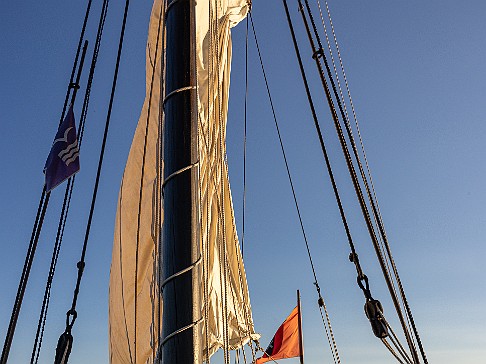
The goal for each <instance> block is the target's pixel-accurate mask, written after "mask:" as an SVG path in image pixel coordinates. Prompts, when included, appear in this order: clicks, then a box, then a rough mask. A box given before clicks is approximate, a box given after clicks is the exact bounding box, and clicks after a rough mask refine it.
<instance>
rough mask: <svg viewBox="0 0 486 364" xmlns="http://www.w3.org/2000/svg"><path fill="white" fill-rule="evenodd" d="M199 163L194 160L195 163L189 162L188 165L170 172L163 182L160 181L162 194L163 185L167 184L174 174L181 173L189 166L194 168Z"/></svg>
mask: <svg viewBox="0 0 486 364" xmlns="http://www.w3.org/2000/svg"><path fill="white" fill-rule="evenodd" d="M198 165H199V161H197V162H195V163H192V164H189V165H188V166H185V167H184V168H181V169H179V170H177V171H175V172H174V173H171V174H170V175H169V176H168V177H167V178H166V179H165V180H164V182H162V194H163V193H164V192H163V191H164V187H165V185H166V184H167V182H169V181H170V180H171V179H172V178H174V177H175V176H177V175H178V174H181V173H182V172H185V171H187V170H189V169H191V168H194V167H196V166H198Z"/></svg>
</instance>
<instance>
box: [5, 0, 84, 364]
mask: <svg viewBox="0 0 486 364" xmlns="http://www.w3.org/2000/svg"><path fill="white" fill-rule="evenodd" d="M91 3H92V0H89V1H88V4H87V7H86V13H85V16H84V21H83V25H82V28H81V34H80V36H79V41H78V46H77V49H76V55H75V57H74V62H73V68H72V70H71V76H70V78H69V84H68V88H67V90H66V97H65V99H64V104H63V108H62V112H61V117H60V120H59V125H61V123H62V121H63V120H64V115H65V112H66V107H67V105H68V101H69V95H70V94H71V89H74V93H76V89H77V87H78V85H77V84H75V83H73V81H74V76H75V73H76V68H77V65H78V59H79V54H80V52H81V45H82V43H83V39H84V33H85V31H86V24H87V22H88V17H89V13H90V9H91ZM73 97H74V96H73ZM49 198H50V192H46V189H45V186H44V188H43V189H42V193H41V197H40V200H39V206H38V208H37V214H36V217H35V222H34V226H33V228H32V235H31V238H30V242H29V247H28V249H27V254H26V257H25V262H24V267H23V270H22V275H21V277H20V281H19V287H18V289H17V295H16V297H15V302H14V305H13V308H12V314H11V317H10V322H9V325H8V329H7V334H6V336H5V342H4V345H3V350H2V356H1V358H0V363H1V364H6V363H7V360H8V356H9V353H10V347H11V345H12V340H13V336H14V334H15V327H16V325H17V320H18V316H19V313H20V308H21V306H22V301H23V297H24V293H25V289H26V286H27V281H28V279H29V274H30V269H31V267H32V263H33V260H34V255H35V251H36V248H37V243H38V241H39V236H40V232H41V230H42V225H43V223H44V217H45V213H46V210H47V206H48V205H49Z"/></svg>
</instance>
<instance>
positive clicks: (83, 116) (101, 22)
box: [31, 0, 108, 363]
mask: <svg viewBox="0 0 486 364" xmlns="http://www.w3.org/2000/svg"><path fill="white" fill-rule="evenodd" d="M90 4H91V1H90V2H89V3H88V8H87V10H86V16H85V20H84V24H83V30H82V32H81V35H82V36H83V34H84V31H85V27H86V22H87V17H88V14H89V9H90ZM107 12H108V0H105V1H103V4H102V8H101V12H100V19H99V22H98V29H97V34H96V40H95V44H94V48H93V55H92V59H91V66H90V70H89V75H88V81H87V85H86V92H85V95H84V100H83V106H82V110H81V117H80V120H79V129H80V131H79V138H78V140H79V147H78V148H79V150H81V145H82V142H83V135H84V129H85V125H86V116H87V113H88V107H89V99H90V94H91V88H92V84H93V78H94V72H95V68H96V63H97V60H98V54H99V48H100V45H101V37H102V34H103V28H104V24H105V20H106V15H107ZM82 36H81V37H80V39H82ZM78 83H79V82H78ZM75 180H76V175H74V176H73V177H72V178H70V179H69V180H68V186H66V193H68V192H67V191H68V190H69V195H68V197H67V201H66V195H65V196H64V202H63V209H64V206H66V212H65V216H64V217H63V213H61V220H64V221H63V223H62V231H61V234H60V235H59V227H58V235H57V236H56V242H55V244H54V251H53V260H51V270H50V272H51V271H52V274H50V276H49V277H48V282H49V281H51V282H52V279H53V276H54V273H55V269H56V265H57V259H58V256H59V251H60V248H61V244H62V239H63V236H64V227H65V225H66V221H67V216H68V212H69V206H70V202H71V196H72V193H73V189H74V183H75ZM50 284H51V283H48V285H49V289H48V288H47V285H46V291H45V294H44V297H46V299H45V304H44V302H43V308H42V310H41V317H42V316H43V318H42V328H41V332H40V334H39V327H38V328H37V333H36V341H37V340H38V339H37V337H38V336H39V347H38V349H37V354H36V358H35V363H37V362H38V358H39V354H40V349H41V343H42V339H43V333H44V327H45V322H46V318H47V310H48V306H49V300H50ZM44 306H45V308H44ZM39 321H40V318H39ZM34 351H35V344H34V349H33V352H34ZM31 361H32V359H31Z"/></svg>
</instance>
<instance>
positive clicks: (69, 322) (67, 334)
mask: <svg viewBox="0 0 486 364" xmlns="http://www.w3.org/2000/svg"><path fill="white" fill-rule="evenodd" d="M129 4H130V0H126V1H125V10H124V13H123V22H122V27H121V31H120V39H119V43H118V51H117V58H116V65H115V73H114V75H113V84H112V87H111V94H110V101H109V105H108V113H107V116H106V122H105V130H104V133H103V141H102V145H101V151H100V156H99V161H98V169H97V172H96V180H95V186H94V190H93V195H92V199H91V207H90V211H89V217H88V222H87V225H86V233H85V237H84V242H83V249H82V253H81V259H80V261H79V262H78V263H77V268H78V276H77V279H76V287H75V289H74V295H73V301H72V305H71V308H70V309H69V311H68V312H67V313H66V329H65V331H64V333H63V334H62V335H61V337H60V338H59V342H58V347H57V348H56V362H57V360H58V359H59V358H64V359H65V361H64V362H63V363H66V362H67V358H68V357H69V353H70V351H71V346H72V336H71V329H72V327H73V325H74V322H75V320H76V317H77V312H76V303H77V299H78V295H79V288H80V285H81V279H82V277H83V272H84V267H85V257H86V250H87V246H88V239H89V233H90V229H91V222H92V219H93V212H94V207H95V204H96V197H97V193H98V187H99V181H100V175H101V168H102V165H103V157H104V153H105V147H106V139H107V137H108V129H109V126H110V118H111V112H112V108H113V101H114V98H115V90H116V82H117V79H118V70H119V67H120V60H121V53H122V48H123V39H124V35H125V28H126V22H127V16H128V8H129Z"/></svg>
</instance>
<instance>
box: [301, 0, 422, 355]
mask: <svg viewBox="0 0 486 364" xmlns="http://www.w3.org/2000/svg"><path fill="white" fill-rule="evenodd" d="M306 6H307V9H308V12H309V15H310V17H311V21H312V25H313V28H314V33H315V35H316V39H317V41H318V44H319V47H320V49H323V48H322V44H321V42H320V39H319V35H318V32H317V28H316V26H315V23H314V21H313V18H312V14H311V12H310V8H309V5H308V1H307V0H306ZM319 7H320V5H319ZM326 8H327V12H328V16H329V20H330V22H331V27H332V30H333V33H334V27H333V26H332V20H331V14H330V12H329V7H328V5H327V2H326ZM323 24H324V23H323ZM334 40H335V43H336V47H337V40H336V37H335V35H334ZM338 54H339V49H338ZM324 63H325V66H326V70H327V74H328V77H329V79H330V81H331V85H332V89H333V92H334V95H335V98H336V100H337V102H338V106H339V110H340V112H341V116H342V118H343V121H344V124H345V127H346V131H347V135H348V138H349V141H350V143H351V146H352V149H353V154H354V156H355V159H356V162H357V164H358V167H359V170H360V174H361V178H362V180H363V183H364V185H365V189H366V192H367V195H368V200H369V202H370V205H371V209H372V212H373V215H374V217H375V221H376V223H377V225H378V230H379V232H380V234H381V237H382V240H383V244H384V246H385V250H386V253H387V254H388V258H389V260H390V262H391V265H392V269H393V273H394V276H395V279H396V282H397V284H398V287H399V291H400V296H401V298H402V301H403V305H404V306H405V309H406V313H407V316H408V318H409V319H410V323H411V326H412V330H413V332H414V335H415V337H416V339H417V343H418V346H419V348H420V352H421V355H422V358H423V360H424V362H425V363H427V358H426V355H425V351H424V348H423V346H422V342H421V340H420V336H419V333H418V330H417V328H416V326H415V322H414V319H413V316H412V312H411V309H410V307H409V304H408V300H407V298H406V295H405V291H404V289H403V286H402V283H401V280H400V277H399V274H398V270H397V268H396V265H395V262H394V260H393V257H392V254H391V249H390V245H389V243H388V238H387V236H386V232H385V228H384V224H383V220H382V218H381V215H380V211H379V207H378V200H377V198H376V194H375V193H374V189H373V194H372V193H371V191H370V186H369V184H368V179H367V178H366V174H365V172H364V170H363V166H362V163H361V160H360V158H359V154H358V150H357V147H356V143H355V141H354V137H353V134H352V131H351V126H350V123H349V120H348V118H347V113H345V112H344V110H343V105H341V102H340V98H339V96H338V93H337V91H336V85H335V83H334V80H333V77H332V75H331V70H330V68H329V65H328V62H327V60H326V58H324ZM341 67H343V66H342V63H341ZM343 72H344V69H343ZM344 76H345V75H344ZM338 82H339V80H338ZM346 87H347V82H346ZM348 95H349V97H351V96H350V94H349V89H348ZM350 101H351V106H353V105H352V100H351V99H350ZM344 102H345V101H344V99H343V103H344ZM345 106H346V105H345V104H344V107H345ZM352 109H353V113H354V107H352ZM345 114H346V115H345ZM355 118H356V115H355ZM356 122H357V121H356ZM356 125H357V124H356ZM358 134H359V129H358ZM360 138H361V137H360ZM362 149H363V153H364V146H363V145H362ZM364 158H365V161H366V155H365V154H364ZM366 163H367V161H366ZM368 175H369V177H370V183H371V186H372V187H373V181H372V179H371V173H370V171H369V170H368ZM395 294H396V293H395ZM412 344H413V343H412Z"/></svg>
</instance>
